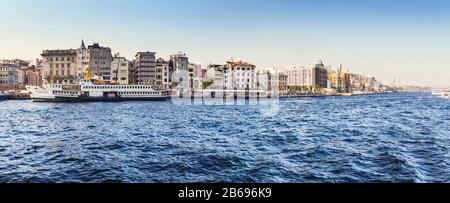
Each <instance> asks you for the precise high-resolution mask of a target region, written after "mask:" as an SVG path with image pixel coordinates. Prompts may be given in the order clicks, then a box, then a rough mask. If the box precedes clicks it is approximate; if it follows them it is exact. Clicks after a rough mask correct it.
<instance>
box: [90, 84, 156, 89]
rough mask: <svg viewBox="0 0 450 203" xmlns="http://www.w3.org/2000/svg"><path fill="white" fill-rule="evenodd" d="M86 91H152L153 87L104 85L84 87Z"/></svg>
mask: <svg viewBox="0 0 450 203" xmlns="http://www.w3.org/2000/svg"><path fill="white" fill-rule="evenodd" d="M84 88H85V89H152V87H151V86H134V85H127V86H122V85H104V86H103V85H102V86H84Z"/></svg>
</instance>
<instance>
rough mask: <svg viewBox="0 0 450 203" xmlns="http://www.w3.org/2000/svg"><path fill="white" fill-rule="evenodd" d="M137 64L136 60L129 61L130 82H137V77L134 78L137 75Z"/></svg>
mask: <svg viewBox="0 0 450 203" xmlns="http://www.w3.org/2000/svg"><path fill="white" fill-rule="evenodd" d="M135 64H136V60H132V61H129V62H128V83H129V84H136V79H135V78H134V76H135V71H134V70H135V69H134V68H135V67H134V65H135Z"/></svg>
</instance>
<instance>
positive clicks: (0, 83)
mask: <svg viewBox="0 0 450 203" xmlns="http://www.w3.org/2000/svg"><path fill="white" fill-rule="evenodd" d="M18 84H19V68H18V67H17V66H16V65H14V64H8V63H1V64H0V87H2V89H3V88H12V87H16V86H17V85H18Z"/></svg>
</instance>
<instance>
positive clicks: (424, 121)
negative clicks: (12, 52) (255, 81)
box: [0, 94, 450, 182]
mask: <svg viewBox="0 0 450 203" xmlns="http://www.w3.org/2000/svg"><path fill="white" fill-rule="evenodd" d="M280 105H281V110H280V112H279V113H278V115H277V116H275V117H265V116H263V115H262V114H261V112H260V111H259V109H258V107H257V106H175V105H172V104H171V103H169V102H123V103H75V104H56V103H32V102H31V101H5V102H0V182H380V181H389V182H450V153H449V149H450V101H449V100H442V99H439V98H435V97H432V96H431V95H428V94H391V95H373V96H358V97H329V98H309V99H307V98H305V99H285V100H281V101H280Z"/></svg>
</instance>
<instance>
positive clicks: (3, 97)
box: [0, 92, 8, 101]
mask: <svg viewBox="0 0 450 203" xmlns="http://www.w3.org/2000/svg"><path fill="white" fill-rule="evenodd" d="M7 99H8V96H7V95H6V94H4V93H1V92H0V101H5V100H7Z"/></svg>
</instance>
